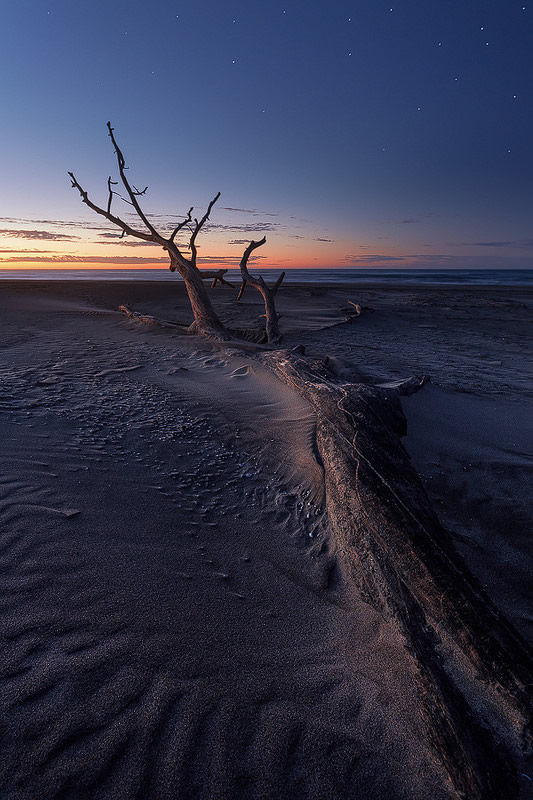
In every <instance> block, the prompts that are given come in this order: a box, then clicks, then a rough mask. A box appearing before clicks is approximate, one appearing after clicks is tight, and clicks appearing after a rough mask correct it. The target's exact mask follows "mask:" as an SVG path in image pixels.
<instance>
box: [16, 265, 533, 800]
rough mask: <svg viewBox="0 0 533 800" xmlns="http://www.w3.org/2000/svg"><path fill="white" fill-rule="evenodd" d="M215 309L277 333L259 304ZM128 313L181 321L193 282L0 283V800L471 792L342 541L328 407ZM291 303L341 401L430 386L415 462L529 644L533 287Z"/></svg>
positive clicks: (232, 355)
mask: <svg viewBox="0 0 533 800" xmlns="http://www.w3.org/2000/svg"><path fill="white" fill-rule="evenodd" d="M211 297H212V299H213V302H214V305H215V307H216V309H217V311H218V312H219V314H220V316H221V318H223V319H224V321H225V322H226V323H227V324H228V325H229V326H231V327H233V328H235V329H243V328H254V327H257V326H258V325H260V324H261V320H260V315H261V314H262V313H263V306H262V301H261V297H260V296H259V294H258V293H257V292H254V291H253V290H252V289H251V288H250V289H249V290H247V292H246V294H245V295H244V297H243V299H242V300H241V301H240V302H239V303H236V302H235V300H234V297H235V291H233V290H231V289H228V288H221V287H217V288H215V289H213V290H212V292H211ZM350 300H351V301H353V302H356V303H358V304H360V306H361V307H362V312H361V314H360V315H359V316H357V317H353V315H351V314H350V313H349V312H350V304H349V301H350ZM121 304H126V305H127V306H129V307H130V308H131V309H133V310H134V311H138V312H141V313H142V314H148V315H154V316H155V317H157V318H159V319H161V320H167V321H171V322H178V323H182V324H185V323H187V322H190V321H191V316H190V311H189V309H188V306H187V301H186V295H185V291H184V286H183V284H182V283H180V282H179V281H170V280H169V281H157V282H155V281H154V282H150V281H134V280H133V281H131V282H126V281H75V280H71V281H65V282H62V281H61V282H60V281H17V280H11V281H10V280H2V281H1V282H0V313H1V319H2V339H1V344H0V347H1V352H2V360H1V366H0V378H1V386H2V392H1V396H0V412H1V413H0V433H1V440H2V449H1V455H0V458H1V473H0V474H1V478H0V480H1V485H0V519H1V522H2V524H1V529H2V533H1V537H2V549H1V556H0V558H1V562H2V573H3V582H2V590H1V594H0V629H1V630H2V632H3V633H2V636H3V638H4V646H3V655H2V662H1V683H0V702H1V707H2V719H3V722H2V728H1V734H0V741H1V749H2V753H3V758H2V760H1V764H0V786H1V787H3V789H2V797H3V798H6V800H15V798H16V800H30V798H37V797H39V798H42V799H43V800H48V798H50V800H51V799H52V798H69V800H70V798H80V800H81V798H91V800H92V799H93V798H113V800H114V799H115V798H116V800H123V799H124V800H126V798H127V799H128V800H129V799H130V798H149V799H151V798H153V800H156V799H157V800H167V799H168V800H171V798H172V800H174V798H178V797H179V798H180V800H181V798H209V799H211V798H217V799H222V798H228V799H229V798H316V799H317V800H318V798H326V797H327V798H375V799H376V800H378V798H393V799H395V798H409V799H410V800H425V799H426V798H429V797H431V798H435V800H440V799H442V800H445V799H446V798H447V799H448V800H450V799H451V798H458V797H460V794H459V793H458V792H457V789H456V787H454V786H453V785H452V783H451V781H450V778H449V775H448V774H447V773H446V771H445V769H444V768H443V765H442V763H440V761H439V759H438V757H437V756H436V754H435V748H434V746H433V744H432V740H431V735H428V729H427V720H426V719H425V718H424V717H423V714H422V712H421V708H420V701H419V694H418V689H417V685H416V676H415V675H414V672H413V666H412V664H411V661H410V660H409V658H408V654H407V651H406V649H405V646H404V643H403V641H402V640H401V637H400V636H399V634H398V631H397V629H396V628H395V627H394V626H393V625H391V624H389V622H388V621H387V620H386V619H384V618H383V616H382V615H380V614H379V613H378V612H377V611H376V609H375V608H373V607H372V605H370V604H369V603H368V602H365V600H364V599H363V598H362V597H361V594H360V592H359V591H358V590H357V588H356V586H355V585H354V584H353V583H352V582H351V581H350V579H349V576H348V574H347V572H346V570H345V569H344V568H343V564H342V559H340V557H339V555H338V553H337V552H336V551H335V548H334V547H332V546H331V544H330V537H331V534H330V530H329V523H328V517H327V514H326V513H325V501H326V498H325V487H324V477H323V471H322V469H321V467H320V460H319V459H317V457H316V446H315V426H316V418H315V413H314V411H313V408H312V407H311V406H310V405H309V403H308V402H306V400H305V399H304V398H303V397H302V396H300V395H298V394H297V393H296V392H295V391H294V390H293V389H292V388H291V387H290V386H289V385H287V384H286V383H284V382H282V381H281V380H279V378H277V377H276V375H275V374H273V372H272V371H271V370H269V369H268V368H267V366H266V365H265V363H263V362H262V361H261V360H260V359H258V353H260V352H261V348H260V347H259V346H258V345H257V344H254V343H253V342H252V341H248V342H241V343H239V342H237V341H232V342H224V343H219V342H213V341H209V340H207V339H204V338H201V337H197V336H191V335H187V334H185V333H184V332H183V331H182V330H180V329H169V328H164V327H158V326H150V325H145V324H141V323H139V322H136V321H135V320H131V319H128V318H126V317H125V316H124V315H123V314H121V313H119V312H118V311H117V309H118V307H119V305H121ZM277 308H278V311H279V313H280V314H281V318H280V327H281V330H282V333H283V334H284V342H283V347H284V348H287V349H289V350H290V349H293V348H296V347H298V346H299V345H303V346H304V347H305V352H306V355H307V356H309V357H313V356H316V357H320V358H324V357H326V356H327V357H328V361H329V363H331V364H332V365H333V366H334V368H335V371H336V375H338V376H340V378H341V379H342V380H345V381H346V383H353V382H357V381H361V382H370V383H374V384H381V383H387V382H394V381H398V380H400V379H405V378H408V377H412V376H413V377H422V376H426V377H428V376H429V378H430V381H429V382H428V383H426V385H425V386H424V387H423V388H422V389H421V390H420V391H419V392H417V393H416V394H414V395H413V396H412V397H404V398H402V407H403V412H404V414H405V417H406V420H407V436H406V437H405V438H404V439H403V446H404V447H405V449H406V451H407V454H408V455H409V457H410V459H411V461H412V464H413V466H414V467H415V469H416V471H417V472H418V474H419V476H420V478H421V480H422V484H423V486H424V488H425V490H426V492H427V494H428V496H429V499H430V501H431V503H432V505H433V508H434V510H435V511H436V513H437V515H438V518H439V519H440V522H441V523H442V524H443V526H444V527H445V528H446V529H447V530H448V531H449V533H450V535H451V537H452V540H453V544H454V547H455V549H456V551H457V553H458V554H459V555H460V556H461V557H462V558H463V559H464V561H465V563H466V565H467V567H468V568H469V569H470V570H471V572H472V573H473V575H474V577H475V578H476V579H477V581H478V582H479V584H480V585H481V586H482V587H483V589H484V591H485V592H486V593H487V595H488V596H489V597H490V599H491V600H492V601H493V602H494V604H495V606H496V607H497V608H498V609H499V611H501V612H502V614H503V615H504V616H505V617H506V618H507V619H508V620H509V622H510V623H511V624H512V625H513V626H514V628H515V629H516V630H517V631H518V632H519V634H520V635H521V636H522V637H523V638H524V639H525V640H526V641H528V642H529V643H531V641H532V639H533V617H532V610H531V601H530V597H529V596H528V591H529V586H530V585H531V575H532V570H533V562H532V555H531V547H530V537H531V534H530V530H531V517H532V514H531V497H530V494H531V493H530V489H529V488H528V487H530V486H531V474H532V453H533V413H532V412H533V400H532V391H531V390H532V388H533V370H532V360H533V359H532V355H531V352H532V351H531V323H532V321H533V288H529V287H523V286H513V287H505V286H482V287H475V288H473V287H469V286H461V287H458V286H427V285H426V286H416V285H409V286H407V287H406V286H402V285H387V286H378V285H371V284H366V285H364V286H358V287H354V285H343V284H335V285H332V286H327V285H324V284H323V283H321V284H318V283H315V284H313V283H306V284H289V285H283V286H282V288H281V289H280V292H279V295H278V296H277ZM528 774H529V775H531V776H532V777H533V773H532V772H531V767H529V771H528V768H527V765H522V767H521V768H520V775H521V776H522V778H521V787H522V789H521V795H520V796H521V797H527V796H530V795H528V792H530V787H531V786H533V783H531V781H530V780H529V779H528V778H527V775H528ZM523 775H525V776H526V777H523Z"/></svg>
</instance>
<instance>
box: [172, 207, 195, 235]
mask: <svg viewBox="0 0 533 800" xmlns="http://www.w3.org/2000/svg"><path fill="white" fill-rule="evenodd" d="M193 208H194V206H191V207H190V208H189V210H188V212H187V216H186V217H185V219H184V220H183V222H180V223H179V225H176V227H175V228H174V230H173V231H172V233H171V234H170V238H169V242H173V241H174V239H175V238H176V235H177V234H178V233H179V232H180V231H181V229H182V228H184V227H185V226H186V225H188V224H189V222H191V221H192V216H191V214H192V210H193Z"/></svg>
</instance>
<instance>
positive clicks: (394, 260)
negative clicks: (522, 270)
mask: <svg viewBox="0 0 533 800" xmlns="http://www.w3.org/2000/svg"><path fill="white" fill-rule="evenodd" d="M532 34H533V6H532V8H531V10H530V9H529V7H528V6H527V5H525V6H524V5H523V3H522V2H514V0H507V2H504V0H500V2H477V0H468V2H464V0H463V2H455V1H452V2H450V1H449V0H448V2H445V1H444V0H431V1H430V2H420V1H418V2H416V1H415V0H410V2H405V0H402V1H401V2H394V0H391V2H390V3H385V2H351V3H350V2H330V3H324V2H313V1H311V2H305V3H303V2H294V0H293V1H292V2H285V3H283V2H269V3H263V2H253V0H249V2H241V1H239V2H213V0H206V1H205V2H203V3H192V2H184V0H175V2H167V0H162V1H160V2H157V0H156V1H155V2H153V3H151V4H148V3H146V2H143V3H141V2H136V1H135V0H132V1H130V2H115V1H114V0H110V1H109V2H101V1H98V0H97V1H96V2H94V1H93V2H91V3H84V4H82V3H78V2H72V0H68V1H67V0H61V1H60V2H58V1H57V0H51V2H37V1H36V0H33V2H28V0H18V2H17V3H10V4H9V5H6V7H5V8H4V11H3V20H2V33H1V34H0V38H1V47H0V53H1V55H0V58H1V60H2V62H3V63H2V65H1V66H2V69H1V71H0V81H1V93H2V97H3V100H4V104H3V106H4V125H3V126H2V134H1V136H2V183H3V185H4V191H3V192H2V197H1V199H0V216H2V218H3V219H2V220H1V221H0V228H1V230H2V233H1V236H0V250H1V251H2V252H1V253H0V258H2V259H3V260H4V266H16V267H20V266H23V265H24V264H25V263H27V265H28V266H33V267H35V266H47V267H48V266H49V265H50V263H56V264H57V265H63V264H65V265H67V266H69V267H70V266H71V263H69V259H70V261H71V262H72V260H74V262H75V263H76V262H77V263H79V265H80V266H83V265H91V264H99V265H101V266H106V265H109V266H113V265H114V264H124V265H128V266H130V265H131V264H132V263H133V264H139V266H145V265H146V264H158V263H159V262H158V261H157V259H158V258H159V257H160V256H161V252H160V251H158V250H157V248H153V249H149V248H146V247H144V248H143V249H142V250H141V248H134V247H133V246H132V245H131V244H130V243H129V242H118V241H115V240H114V239H113V238H112V237H109V236H104V235H102V234H105V233H106V231H105V230H99V228H98V226H99V225H100V222H99V220H98V218H97V217H92V216H91V215H90V212H87V211H86V210H85V209H84V207H83V206H81V205H80V201H79V197H78V196H77V195H76V194H75V192H74V191H73V190H72V189H71V188H70V185H69V182H68V180H67V178H66V176H65V173H66V170H67V169H69V170H73V171H74V172H75V173H76V176H77V178H78V180H80V182H81V183H82V184H83V185H85V186H86V187H87V188H88V189H89V191H90V194H91V196H93V198H94V199H95V200H100V201H101V202H105V182H106V179H107V176H108V174H110V172H112V171H113V153H112V149H111V147H110V142H109V139H108V137H107V135H106V129H105V123H106V121H107V120H108V119H111V121H112V123H113V125H114V127H115V129H116V134H117V137H118V139H119V142H120V143H121V145H122V147H123V149H124V150H125V153H126V157H127V161H128V163H129V164H130V166H131V173H130V174H131V177H132V179H133V180H134V182H135V183H137V184H142V185H143V187H144V185H145V184H146V183H148V184H149V186H150V189H149V193H148V195H147V198H146V201H145V206H146V209H147V211H149V212H151V213H154V214H162V215H171V214H184V213H185V212H186V210H187V209H188V207H189V206H190V205H191V204H193V205H195V206H197V207H200V206H203V205H205V204H207V202H208V201H209V199H210V198H211V197H212V196H213V195H214V194H215V193H216V192H217V191H219V190H220V191H221V192H222V197H221V200H220V201H219V203H218V205H217V206H216V207H215V210H214V212H213V215H212V222H213V224H212V226H211V228H210V229H209V230H206V232H205V235H204V238H203V240H202V244H203V247H202V251H201V253H202V255H205V256H207V255H209V256H210V257H211V260H213V261H219V262H220V263H226V262H227V263H232V260H234V259H235V258H236V257H237V256H238V254H239V253H240V251H241V250H242V242H243V241H245V240H249V239H250V238H253V237H254V235H255V236H256V238H257V235H256V234H257V233H260V235H262V233H263V232H265V231H266V232H267V237H268V247H267V248H264V255H263V262H264V264H265V265H272V266H277V265H280V264H281V265H287V266H291V265H292V266H306V265H308V266H327V265H331V266H350V265H361V266H370V265H377V266H398V267H406V266H450V267H454V266H457V267H461V266H464V267H473V266H487V267H513V266H516V267H533V226H532V220H533V157H532V143H533V103H532V99H533V98H532V94H533V36H532ZM229 209H241V210H240V211H235V210H229ZM84 220H87V221H88V222H90V223H91V224H92V226H93V227H91V228H89V229H87V228H84V227H83V226H81V227H77V226H78V225H79V223H82V222H83V221H84ZM168 222H169V224H170V222H171V221H170V220H168ZM52 223H53V224H52ZM70 223H76V225H72V224H70ZM164 223H165V220H164V219H163V218H161V225H164ZM30 251H31V252H30ZM205 261H206V263H207V261H208V259H205Z"/></svg>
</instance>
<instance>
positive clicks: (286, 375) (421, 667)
mask: <svg viewBox="0 0 533 800" xmlns="http://www.w3.org/2000/svg"><path fill="white" fill-rule="evenodd" d="M261 360H262V362H263V363H264V364H265V365H266V366H268V367H269V368H270V369H271V370H272V371H273V372H274V373H275V374H276V375H277V376H278V377H279V378H281V380H283V381H284V382H285V383H287V384H288V385H289V386H291V387H293V388H294V389H295V390H296V391H297V392H298V394H300V395H301V396H302V397H304V398H305V399H306V400H307V401H308V402H309V403H310V404H311V406H312V407H313V409H314V411H315V414H316V445H317V458H318V460H319V461H320V462H321V463H322V465H323V468H324V479H325V489H326V509H327V514H328V521H329V529H330V531H331V533H332V536H333V538H334V546H335V550H336V553H337V556H338V558H339V561H340V564H341V568H342V570H343V573H344V574H345V575H347V576H348V578H349V579H350V580H351V581H353V582H354V583H355V585H356V586H357V588H358V590H359V592H360V595H361V597H362V598H363V600H365V601H366V602H367V603H369V604H370V605H371V606H373V607H374V608H375V609H377V610H378V611H379V612H380V613H381V614H382V616H383V617H384V618H385V619H387V620H388V621H389V622H390V623H392V624H393V625H394V626H395V627H396V629H397V630H399V632H400V634H401V636H402V637H403V639H404V641H405V645H406V647H407V650H408V652H409V653H410V657H411V658H412V659H413V662H414V667H415V672H416V674H417V676H418V677H417V685H418V689H419V693H420V701H421V705H422V709H423V712H424V717H425V720H426V724H427V730H428V736H429V738H430V741H431V743H432V745H433V747H434V750H435V752H436V754H437V756H438V758H439V760H440V761H441V762H442V764H443V766H444V767H445V769H446V770H447V772H448V774H449V776H450V779H451V782H452V784H453V786H454V795H453V796H454V797H461V798H468V800H510V799H511V798H514V797H516V796H517V795H518V775H519V772H518V765H519V764H520V761H521V760H522V758H523V755H524V751H525V750H527V747H528V744H527V743H528V742H529V741H530V735H531V727H530V724H531V705H530V694H529V692H530V687H531V685H532V683H533V677H532V676H533V659H532V654H531V650H530V649H529V648H528V646H527V644H526V643H525V642H524V640H523V639H522V638H521V637H520V635H519V634H518V633H517V632H516V631H515V630H514V629H513V628H512V626H511V625H510V624H509V623H508V622H507V621H506V620H505V618H504V617H503V616H502V615H501V614H500V613H499V611H498V610H497V608H496V607H495V606H494V604H493V603H492V602H491V600H490V599H489V598H488V596H487V595H486V594H485V592H484V591H483V590H482V588H481V587H480V585H479V584H478V582H477V581H476V579H475V578H474V577H473V576H472V574H471V573H470V572H469V570H468V569H467V567H466V565H465V564H464V562H463V560H462V559H461V558H460V557H459V556H458V555H457V553H456V552H455V550H454V547H453V542H452V540H451V537H450V535H449V534H448V533H447V532H446V531H445V530H444V529H443V528H442V526H441V525H440V523H439V521H438V519H437V517H436V515H435V513H434V512H433V510H432V508H431V504H430V501H429V499H428V497H427V495H426V493H425V491H424V488H423V486H422V484H421V482H420V480H419V478H418V476H417V474H416V472H415V470H414V469H413V467H412V465H411V463H410V459H409V456H408V455H407V453H406V451H405V449H404V448H403V446H402V444H401V442H400V436H402V435H404V434H405V432H406V423H405V417H404V416H403V413H402V409H401V404H400V394H402V393H404V394H411V393H412V392H413V391H416V389H417V388H419V387H420V385H422V383H423V381H413V380H410V381H406V382H400V383H398V384H390V385H382V386H369V385H364V384H345V383H341V382H340V381H338V380H337V379H336V378H335V376H334V374H333V373H332V372H331V371H330V369H329V368H328V366H327V364H326V362H324V361H322V362H319V361H311V360H309V359H306V358H305V357H304V355H303V348H300V350H297V351H290V352H289V351H276V352H272V353H268V354H264V355H263V356H261Z"/></svg>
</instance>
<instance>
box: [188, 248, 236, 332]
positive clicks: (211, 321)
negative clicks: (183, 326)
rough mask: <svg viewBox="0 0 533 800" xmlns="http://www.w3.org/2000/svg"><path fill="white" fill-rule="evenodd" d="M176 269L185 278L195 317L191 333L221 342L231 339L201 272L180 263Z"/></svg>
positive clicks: (190, 329)
mask: <svg viewBox="0 0 533 800" xmlns="http://www.w3.org/2000/svg"><path fill="white" fill-rule="evenodd" d="M174 267H175V269H177V270H178V272H179V273H180V275H181V277H182V278H183V281H184V283H185V288H186V290H187V294H188V296H189V301H190V304H191V308H192V313H193V316H194V322H193V323H192V324H191V326H190V328H189V331H190V332H191V333H198V334H201V335H202V336H209V337H211V338H213V339H217V340H219V341H224V340H226V339H229V338H230V336H229V333H228V331H227V330H226V328H225V327H224V325H223V324H222V322H221V321H220V319H219V318H218V315H217V313H216V311H215V309H214V308H213V306H212V303H211V300H210V298H209V293H208V291H207V288H206V286H205V285H204V283H203V282H202V276H201V273H200V272H199V270H197V269H196V268H194V267H192V266H191V267H185V266H183V265H182V264H180V263H175V264H174Z"/></svg>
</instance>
